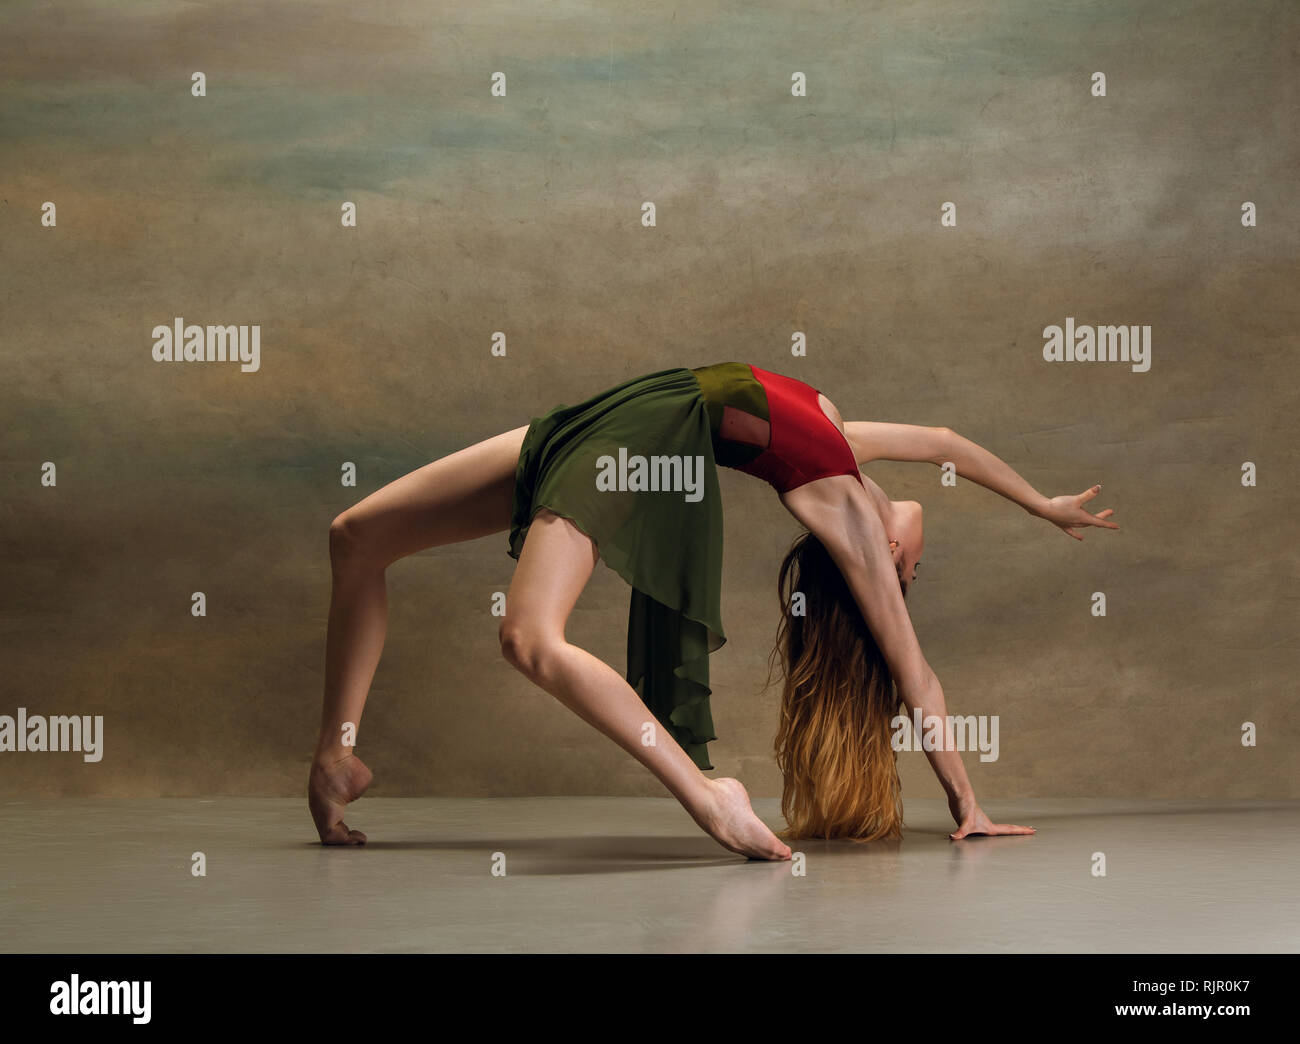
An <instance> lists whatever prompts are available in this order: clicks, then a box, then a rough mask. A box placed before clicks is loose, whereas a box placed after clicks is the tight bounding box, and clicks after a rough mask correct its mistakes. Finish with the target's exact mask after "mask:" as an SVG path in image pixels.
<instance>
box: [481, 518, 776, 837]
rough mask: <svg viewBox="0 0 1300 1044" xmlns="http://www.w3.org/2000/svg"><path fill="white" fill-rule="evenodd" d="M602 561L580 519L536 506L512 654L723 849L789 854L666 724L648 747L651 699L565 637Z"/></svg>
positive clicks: (510, 612)
mask: <svg viewBox="0 0 1300 1044" xmlns="http://www.w3.org/2000/svg"><path fill="white" fill-rule="evenodd" d="M597 558H598V554H597V550H596V546H595V544H594V543H593V542H592V540H591V538H590V537H588V536H586V534H584V533H583V532H582V531H581V530H579V529H578V528H577V527H576V526H575V525H573V523H571V522H569V521H568V520H567V519H564V518H561V517H559V516H558V515H556V514H554V513H553V512H551V511H549V510H545V509H543V510H542V511H540V512H538V514H537V517H536V518H535V519H534V521H533V524H532V527H531V528H530V529H529V531H528V538H527V540H525V541H524V549H523V553H522V554H521V555H520V558H519V565H518V566H517V567H516V568H515V575H514V578H513V579H512V580H511V583H510V590H509V591H508V592H507V594H506V616H505V619H504V620H503V621H502V623H501V649H502V652H503V653H504V655H505V657H506V659H507V660H508V661H509V662H510V663H511V664H513V665H514V666H515V667H516V668H518V669H519V670H520V671H521V672H522V673H523V674H524V675H525V676H526V677H527V678H529V679H530V680H531V681H532V682H534V683H535V684H537V685H538V686H540V687H541V688H543V689H545V690H546V691H547V692H549V693H550V694H551V695H553V696H555V697H556V698H557V699H558V700H559V701H560V702H561V703H563V704H564V705H565V706H566V707H568V708H569V709H570V710H571V711H573V712H574V713H575V714H577V715H578V716H579V717H580V718H582V719H583V720H584V721H586V722H587V723H589V724H590V725H593V726H595V727H596V728H597V729H599V730H600V731H601V732H603V733H604V734H605V735H606V736H608V737H609V738H610V739H612V740H613V741H614V742H615V743H617V744H618V745H619V746H620V747H622V748H623V749H624V750H625V751H627V752H628V753H629V754H631V755H632V756H633V757H634V758H636V759H637V760H638V761H639V762H641V764H643V765H644V766H645V767H646V768H648V769H649V770H650V771H651V772H653V773H654V774H655V776H657V777H658V778H659V780H660V781H661V782H662V783H663V784H664V786H665V787H667V788H668V790H669V792H671V793H672V795H673V796H674V797H675V798H677V800H678V801H680V802H681V803H682V805H683V806H684V807H685V808H686V810H687V811H688V812H689V813H690V814H691V816H692V817H693V818H694V819H695V821H696V823H698V824H699V825H700V827H702V828H703V829H704V830H705V831H706V832H707V833H708V834H710V835H711V836H712V837H713V838H714V839H715V840H716V841H718V843H719V844H721V845H722V846H723V847H725V848H728V849H730V850H731V851H733V852H738V853H740V854H741V855H745V856H750V857H752V858H756V859H788V858H790V849H789V847H788V846H786V845H785V844H784V843H783V842H782V841H780V840H779V839H778V838H777V837H776V835H775V834H773V833H772V831H771V830H769V829H768V828H767V826H766V825H765V824H764V823H763V821H762V820H760V819H759V818H758V816H756V815H755V814H754V811H753V809H752V808H751V807H750V804H749V798H748V795H747V794H746V793H745V788H744V787H743V786H742V785H741V784H740V782H739V780H734V779H717V780H714V779H709V777H708V776H706V775H704V773H702V772H701V771H700V770H699V769H698V768H697V767H696V765H695V763H694V762H693V761H691V759H690V757H689V756H688V755H687V754H686V752H685V751H684V750H682V748H681V746H680V745H679V744H678V743H677V741H676V740H674V739H673V738H672V736H671V735H669V734H668V732H667V731H666V730H664V729H661V728H657V729H656V737H657V741H656V745H655V746H652V747H651V746H645V745H644V744H643V743H642V735H643V726H644V725H645V723H646V721H647V720H652V719H650V718H649V711H648V709H647V708H646V705H645V703H644V701H642V699H641V697H640V696H638V695H637V694H636V691H635V690H634V689H633V688H632V687H631V686H630V685H628V683H627V682H626V681H625V680H624V679H623V678H622V677H621V676H620V675H619V674H618V672H617V671H615V670H614V669H613V668H612V667H610V666H609V665H608V664H606V663H604V662H603V661H602V660H600V659H598V658H597V657H595V656H593V655H592V654H591V653H589V652H587V651H586V650H584V649H580V648H578V647H577V646H576V645H571V644H570V643H569V642H568V641H567V640H566V638H565V636H564V627H565V623H566V622H567V621H568V618H569V613H570V611H571V610H572V609H573V606H574V603H575V602H577V600H578V595H579V594H581V593H582V589H583V588H584V587H585V586H586V584H587V580H588V579H589V578H590V577H591V573H592V570H593V569H594V568H595V565H596V561H597Z"/></svg>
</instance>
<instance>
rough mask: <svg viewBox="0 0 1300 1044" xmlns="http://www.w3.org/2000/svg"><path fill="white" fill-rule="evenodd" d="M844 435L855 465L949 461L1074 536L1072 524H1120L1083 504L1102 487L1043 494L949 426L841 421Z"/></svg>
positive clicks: (941, 463) (1115, 526)
mask: <svg viewBox="0 0 1300 1044" xmlns="http://www.w3.org/2000/svg"><path fill="white" fill-rule="evenodd" d="M844 435H845V438H847V439H848V442H849V446H850V447H851V448H852V449H853V455H854V457H855V458H856V459H857V461H858V463H859V464H865V463H867V462H868V461H872V460H908V461H927V462H929V463H931V464H934V465H936V466H938V467H943V466H944V465H949V464H950V465H952V467H953V469H954V471H955V472H956V473H957V474H958V475H959V476H960V477H962V478H964V479H969V480H970V481H971V482H976V483H978V484H979V485H981V486H983V487H984V488H985V489H991V490H992V491H993V492H994V493H998V494H1000V495H1002V496H1004V497H1006V498H1007V499H1008V500H1011V501H1014V502H1015V503H1017V504H1019V505H1020V506H1021V507H1022V508H1024V509H1025V510H1026V511H1028V512H1029V513H1030V514H1031V515H1035V516H1037V517H1038V518H1045V519H1047V521H1049V522H1051V523H1052V524H1053V525H1055V526H1056V527H1057V528H1058V529H1061V530H1063V531H1064V532H1065V533H1066V534H1068V535H1069V536H1072V537H1074V538H1075V539H1076V540H1082V539H1083V537H1081V536H1079V534H1078V533H1076V532H1074V529H1075V527H1079V526H1100V527H1102V528H1103V529H1118V528H1119V526H1118V524H1116V523H1114V522H1108V521H1106V520H1107V519H1108V518H1110V516H1111V515H1113V514H1114V513H1115V512H1114V509H1112V508H1107V509H1106V510H1105V511H1101V512H1098V513H1097V514H1095V515H1094V514H1091V513H1090V512H1088V511H1087V510H1085V509H1084V507H1083V505H1084V504H1086V503H1087V502H1088V501H1089V500H1091V499H1092V498H1093V497H1095V496H1096V495H1097V494H1098V493H1100V492H1101V486H1093V487H1092V488H1091V489H1087V490H1084V492H1082V493H1075V494H1065V495H1063V496H1059V497H1046V496H1044V495H1043V494H1042V493H1039V492H1038V490H1036V489H1034V487H1033V486H1031V485H1030V484H1029V483H1028V482H1027V481H1025V479H1024V478H1023V477H1022V476H1021V475H1020V474H1019V473H1018V472H1017V471H1016V470H1015V469H1014V468H1013V467H1011V465H1010V464H1008V463H1007V462H1006V461H1004V460H1002V459H1001V458H999V457H997V456H994V455H993V454H992V453H990V452H989V451H988V450H986V449H985V448H984V447H983V446H978V445H976V444H975V443H973V442H971V441H970V439H967V438H963V437H962V436H961V435H958V434H957V433H956V432H955V431H953V430H952V429H951V428H931V427H926V426H924V425H920V424H889V423H886V422H883V421H846V422H845V424H844Z"/></svg>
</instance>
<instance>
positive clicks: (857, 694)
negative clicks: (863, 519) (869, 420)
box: [768, 533, 903, 841]
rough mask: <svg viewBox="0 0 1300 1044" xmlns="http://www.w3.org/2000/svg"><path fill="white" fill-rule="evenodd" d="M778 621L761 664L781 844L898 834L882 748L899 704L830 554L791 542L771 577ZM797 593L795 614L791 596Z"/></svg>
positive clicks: (893, 778) (887, 751) (899, 807)
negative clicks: (770, 701)
mask: <svg viewBox="0 0 1300 1044" xmlns="http://www.w3.org/2000/svg"><path fill="white" fill-rule="evenodd" d="M777 593H778V595H779V597H780V601H781V609H782V613H781V624H780V626H779V627H778V629H777V638H776V647H775V648H774V649H773V650H772V657H771V658H770V659H769V661H768V668H769V669H768V682H769V684H770V682H771V678H772V669H773V661H774V660H775V659H776V658H777V657H778V655H779V657H780V662H781V667H782V674H783V676H784V686H783V691H782V693H781V723H780V726H779V728H778V729H777V734H776V742H775V747H776V761H777V765H778V766H780V769H781V772H782V774H783V775H784V777H785V787H784V789H783V791H782V794H781V813H782V814H783V815H784V816H785V819H786V823H787V824H788V825H789V827H788V829H787V830H785V831H783V832H782V837H784V838H786V839H788V840H793V839H795V838H849V839H850V840H853V841H875V840H878V839H882V838H898V837H901V836H902V832H903V799H902V786H901V784H900V782H899V778H898V763H897V755H896V754H895V752H894V749H893V745H892V743H891V742H890V736H891V726H890V722H891V719H893V718H894V716H895V715H896V714H897V713H898V708H899V702H900V701H899V697H898V694H897V692H896V690H895V688H894V680H893V677H892V675H891V674H890V671H889V667H888V665H887V664H886V663H885V659H884V657H883V656H882V655H881V652H880V648H879V646H877V645H876V641H875V639H874V638H873V637H872V635H871V631H870V630H869V629H868V628H867V624H866V621H865V620H864V619H863V617H862V612H861V610H860V609H859V608H858V605H857V603H856V602H855V601H854V599H853V595H852V593H851V592H850V591H849V587H848V584H847V583H846V582H845V580H844V577H843V575H842V574H841V573H840V570H839V568H838V567H837V566H836V564H835V561H834V560H833V559H832V558H831V556H830V553H829V552H828V551H827V550H826V547H825V545H823V544H822V542H821V541H820V540H818V539H817V538H816V537H815V536H813V535H812V534H811V533H804V534H802V535H801V536H799V537H798V538H797V539H796V540H795V542H794V544H793V546H791V548H790V550H789V552H787V553H786V556H785V559H784V560H783V561H782V563H781V573H780V576H779V578H778V580H777ZM799 594H802V595H803V605H802V609H803V613H802V614H801V615H797V614H796V613H795V612H794V609H795V608H796V605H795V598H796V595H799Z"/></svg>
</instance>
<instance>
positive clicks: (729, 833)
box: [696, 778, 790, 859]
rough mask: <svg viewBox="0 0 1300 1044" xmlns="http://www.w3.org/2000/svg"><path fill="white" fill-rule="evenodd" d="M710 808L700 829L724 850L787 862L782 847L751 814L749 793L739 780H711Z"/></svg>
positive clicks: (787, 852)
mask: <svg viewBox="0 0 1300 1044" xmlns="http://www.w3.org/2000/svg"><path fill="white" fill-rule="evenodd" d="M709 783H710V784H711V786H712V787H713V802H712V806H711V807H710V808H708V809H706V810H705V812H704V814H703V818H702V819H698V818H697V820H696V822H698V823H699V824H700V826H701V827H703V828H704V830H705V831H706V832H707V833H708V834H709V836H710V837H712V838H713V840H715V841H716V842H718V844H720V845H721V846H722V847H723V848H726V849H729V850H730V851H732V852H736V853H738V854H740V855H743V856H748V857H749V858H750V859H789V858H790V846H789V845H787V844H785V843H784V842H783V841H782V840H781V839H780V838H778V837H777V836H776V835H775V834H774V833H772V831H770V830H769V829H768V828H767V825H766V824H765V823H764V822H763V821H762V820H761V819H759V818H758V816H756V815H755V814H754V809H753V806H752V805H750V803H749V794H748V793H747V792H746V791H745V787H744V784H742V783H741V782H740V780H738V779H727V778H724V779H711V780H709Z"/></svg>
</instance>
